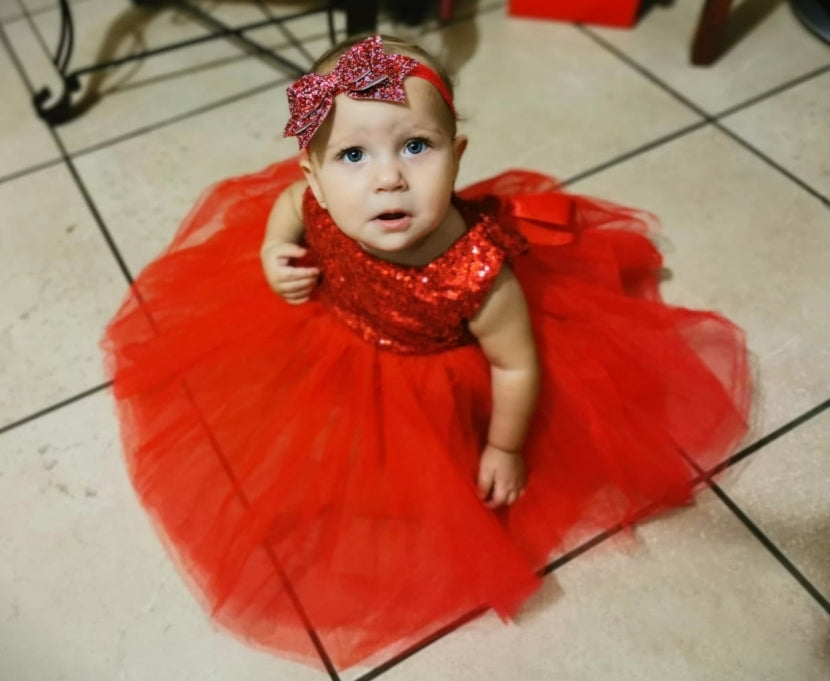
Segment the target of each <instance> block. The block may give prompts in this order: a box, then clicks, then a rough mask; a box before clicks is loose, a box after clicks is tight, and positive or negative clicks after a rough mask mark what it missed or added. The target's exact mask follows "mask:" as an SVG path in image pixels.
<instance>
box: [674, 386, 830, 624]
mask: <svg viewBox="0 0 830 681" xmlns="http://www.w3.org/2000/svg"><path fill="white" fill-rule="evenodd" d="M828 403H830V400H828V401H827V402H825V403H823V404H822V405H819V407H824V408H826V405H827V404H828ZM822 411H824V409H818V410H817V409H812V410H810V411H809V412H807V413H806V414H805V415H803V416H806V415H809V416H807V418H804V419H802V418H801V417H799V418H797V419H794V420H793V421H791V422H790V423H796V422H797V423H798V424H799V425H800V423H803V422H804V421H806V420H809V419H810V418H813V417H814V416H816V415H817V414H819V413H821V412H822ZM793 427H794V426H793ZM789 430H791V428H779V429H778V430H777V431H775V433H777V437H781V435H783V434H784V433H787V432H789ZM773 439H777V438H771V439H770V440H768V441H767V442H766V443H765V444H768V443H769V442H771V441H772V440H773ZM681 454H682V455H683V458H684V459H685V460H686V462H687V463H688V464H689V465H690V466H691V467H692V468H694V469H695V470H696V471H697V472H698V474H699V475H700V476H701V479H702V480H704V481H705V482H706V484H707V485H708V487H709V488H710V489H711V490H712V491H713V492H714V493H715V495H716V496H717V497H718V499H719V500H720V501H721V503H723V505H724V506H726V507H727V508H728V509H729V511H731V513H732V514H733V515H734V516H735V517H736V518H737V519H738V520H739V521H740V522H741V523H742V524H743V526H744V527H746V529H747V530H749V531H750V533H751V534H752V535H753V536H754V537H755V538H756V539H757V540H758V541H759V542H760V543H761V545H762V546H763V547H764V548H765V549H766V550H767V551H769V552H770V553H771V554H772V556H773V557H774V558H775V559H776V560H777V561H778V562H779V563H780V564H781V566H782V567H783V568H784V569H785V570H786V571H787V572H789V573H790V576H792V577H793V579H795V580H796V581H797V582H798V583H799V584H800V585H801V586H802V588H803V589H804V590H805V591H806V592H807V593H808V594H810V596H812V597H813V599H814V600H815V601H816V602H817V603H818V604H819V606H821V608H822V609H823V610H824V611H825V612H827V614H828V615H830V601H828V600H827V598H825V596H824V595H823V594H822V593H821V592H820V591H819V590H818V589H817V588H816V587H815V586H814V585H813V583H812V582H810V580H809V579H807V577H805V576H804V573H802V572H801V570H799V569H798V568H797V567H796V566H795V564H793V562H792V561H791V560H790V559H789V558H787V556H786V554H785V553H784V552H783V551H782V550H781V549H780V548H778V546H777V545H776V544H775V543H774V542H773V541H772V540H771V539H770V538H769V537H767V535H766V534H764V532H763V531H762V530H761V528H760V527H758V525H756V524H755V522H753V520H752V519H751V518H750V517H749V516H748V515H747V514H746V513H745V512H744V511H743V509H741V507H740V506H739V505H738V504H737V503H735V501H734V500H733V499H732V498H731V497H730V496H729V495H728V494H727V493H726V492H724V491H723V489H722V488H721V487H720V485H718V484H717V483H715V482H714V481H713V480H712V479H711V477H710V476H709V475H707V474H705V473H704V472H703V470H702V469H701V468H700V466H698V465H697V463H696V462H695V461H693V460H692V459H691V458H689V457H688V456H687V455H686V454H685V453H682V452H681Z"/></svg>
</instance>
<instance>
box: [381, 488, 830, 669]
mask: <svg viewBox="0 0 830 681" xmlns="http://www.w3.org/2000/svg"><path fill="white" fill-rule="evenodd" d="M637 536H638V538H639V541H638V542H637V543H635V542H633V541H629V542H628V543H625V542H621V546H619V547H614V546H610V545H609V544H607V543H606V544H601V545H600V546H598V547H596V548H594V549H592V550H591V551H589V552H588V553H586V554H583V555H582V556H580V557H578V558H576V559H575V560H573V561H572V562H570V563H568V564H567V565H565V566H564V567H563V568H561V569H559V570H558V571H556V573H555V581H554V578H552V577H548V579H547V580H546V583H545V586H544V588H543V589H542V591H541V593H539V594H537V595H536V597H534V599H533V600H532V601H531V602H530V603H528V605H527V606H526V608H525V610H524V611H523V612H522V613H520V615H519V617H518V619H517V621H516V622H515V624H512V625H508V626H505V625H503V624H501V623H500V622H499V621H498V620H497V619H496V618H495V617H487V618H484V619H481V620H477V621H475V622H473V623H471V624H470V625H467V626H465V627H463V628H462V629H460V630H458V631H456V632H454V633H452V634H450V635H448V636H446V637H445V638H443V639H441V640H439V641H438V642H436V643H434V644H432V645H431V646H429V647H428V648H426V649H425V650H423V651H421V652H420V653H418V654H416V655H415V656H413V657H411V658H409V659H407V660H405V661H404V662H402V663H401V664H399V665H398V666H396V667H394V668H392V669H391V670H390V671H389V672H387V673H386V674H384V675H383V676H382V677H381V678H383V679H384V680H386V681H408V680H409V679H424V678H442V679H457V680H458V681H467V680H470V681H473V680H474V679H475V680H477V681H478V680H482V681H484V680H487V681H489V680H490V679H492V680H494V681H495V680H496V679H511V681H546V680H548V679H550V681H554V680H556V681H596V680H597V679H614V680H615V681H629V680H630V681H663V680H664V679H673V680H676V681H722V680H723V679H730V680H732V681H761V680H764V681H767V680H769V681H772V680H773V679H774V680H776V681H783V680H784V679H796V678H797V679H799V680H800V681H819V680H820V679H825V678H826V675H827V669H828V667H830V651H828V649H827V646H826V640H827V631H828V628H830V616H828V615H827V614H826V613H825V612H824V611H823V610H821V608H820V607H819V606H818V605H817V603H816V602H815V601H814V600H813V599H812V598H811V597H810V596H809V595H808V594H807V592H806V591H804V590H803V589H802V588H801V587H800V586H799V585H798V583H797V582H795V580H793V579H792V577H791V576H790V575H789V573H788V572H787V571H786V570H784V569H783V568H782V567H781V566H780V564H779V563H778V562H777V561H776V560H775V559H774V558H773V557H772V555H771V554H770V553H769V552H767V551H766V550H765V549H764V548H763V547H762V545H761V544H760V543H759V542H757V541H756V540H755V539H754V538H753V537H752V535H751V534H750V533H749V532H748V531H747V530H746V528H744V526H743V525H742V524H740V522H739V521H738V520H737V519H736V518H735V517H734V516H733V515H732V514H731V513H730V512H729V511H728V510H727V509H726V508H725V507H724V506H723V505H722V504H721V503H720V502H719V501H718V500H717V499H716V498H715V497H714V495H712V494H711V493H707V494H704V495H702V496H701V498H700V501H699V503H698V505H697V507H695V508H690V509H686V510H682V511H679V512H676V513H674V514H673V515H670V516H666V517H664V518H661V519H658V520H655V521H652V522H650V523H648V524H646V525H644V526H641V527H640V528H639V529H638V530H637Z"/></svg>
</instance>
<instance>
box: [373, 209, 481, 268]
mask: <svg viewBox="0 0 830 681" xmlns="http://www.w3.org/2000/svg"><path fill="white" fill-rule="evenodd" d="M466 231H467V225H466V224H465V223H464V218H463V217H462V216H461V213H459V212H458V209H457V208H456V207H455V206H454V205H452V204H450V207H449V209H448V210H447V215H446V216H445V217H444V220H443V221H442V222H441V224H440V225H439V226H438V227H437V228H436V229H435V230H433V231H432V232H430V233H429V234H427V235H426V236H425V237H424V238H423V239H421V240H420V241H419V242H417V243H415V244H412V246H410V247H408V248H406V249H404V250H401V251H378V250H376V249H374V248H368V247H366V246H364V245H363V244H360V245H361V247H362V248H363V250H365V251H366V252H367V253H371V254H372V255H373V256H375V257H376V258H380V259H381V260H386V261H388V262H392V263H395V264H396V265H407V266H410V267H422V266H424V265H428V264H429V263H431V262H432V261H433V260H435V259H436V258H438V257H439V256H441V255H443V254H444V253H445V252H446V251H447V250H448V249H449V248H450V247H451V246H452V245H453V244H454V243H455V242H456V241H458V239H459V238H461V236H463V234H464V233H465V232H466Z"/></svg>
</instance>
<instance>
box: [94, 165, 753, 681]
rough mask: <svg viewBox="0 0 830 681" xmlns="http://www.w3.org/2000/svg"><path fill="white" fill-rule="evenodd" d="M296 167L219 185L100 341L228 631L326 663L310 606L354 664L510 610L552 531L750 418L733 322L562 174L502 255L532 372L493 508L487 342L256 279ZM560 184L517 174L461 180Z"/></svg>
mask: <svg viewBox="0 0 830 681" xmlns="http://www.w3.org/2000/svg"><path fill="white" fill-rule="evenodd" d="M298 176H299V174H298V170H297V167H296V164H295V162H293V161H289V162H286V163H282V164H278V165H275V166H272V167H271V168H268V169H266V170H265V171H263V172H262V173H259V174H256V175H250V176H246V177H243V178H238V179H234V180H229V181H226V182H223V183H222V184H220V185H218V186H217V187H216V188H214V189H213V190H211V191H210V192H209V193H208V194H207V195H206V196H205V197H204V198H203V199H202V201H201V202H200V203H199V205H198V206H197V207H196V209H195V210H194V211H193V213H192V214H191V215H190V217H189V218H188V219H187V221H186V222H185V224H184V225H183V227H182V229H181V230H180V232H179V234H178V235H177V237H176V239H175V241H174V242H173V244H172V245H171V247H170V248H169V249H168V250H167V251H166V252H165V253H164V254H163V255H162V256H161V257H160V258H159V259H157V260H156V261H155V262H153V263H152V264H151V265H150V266H149V267H148V268H147V269H146V270H145V271H144V272H143V273H142V274H141V275H140V277H139V278H138V279H137V281H136V283H135V287H134V289H133V291H132V292H131V295H130V296H129V298H128V299H127V300H126V302H125V303H124V305H123V307H122V308H121V309H120V311H119V312H118V314H117V315H116V317H115V318H114V320H113V321H112V323H111V324H110V326H109V328H108V329H107V332H106V337H105V339H104V342H103V345H104V349H105V351H106V353H107V356H108V366H109V370H110V372H111V375H112V377H113V379H114V393H115V397H116V401H117V405H118V411H119V417H120V421H121V426H122V433H123V442H124V447H125V450H126V456H127V462H128V465H129V472H130V475H131V477H132V480H133V483H134V486H135V488H136V490H137V492H138V495H139V497H140V499H141V501H142V503H143V505H144V506H145V508H146V509H147V511H148V512H149V513H150V514H151V516H152V517H153V519H154V520H155V522H156V525H157V528H158V529H159V532H160V534H161V535H162V537H163V538H164V540H165V541H166V543H167V545H168V547H169V548H170V550H171V553H172V555H173V556H174V557H175V559H176V561H177V562H178V564H179V565H180V567H181V568H182V569H183V571H184V572H185V574H186V575H187V576H188V577H189V580H190V582H191V584H192V585H193V586H194V588H195V590H196V592H197V593H198V594H199V595H200V597H201V598H202V600H203V602H204V604H205V605H206V607H207V608H208V609H209V610H210V612H211V613H212V615H213V616H214V617H215V619H216V620H217V621H218V622H219V623H221V624H222V625H224V626H226V627H227V628H229V629H230V630H232V631H233V632H235V633H236V634H238V635H240V636H242V637H243V638H245V639H247V640H249V641H251V642H254V643H256V644H261V645H264V646H267V647H269V648H271V649H274V650H277V651H280V652H281V653H282V654H284V655H287V656H289V657H294V658H298V659H303V660H305V661H309V662H312V663H319V657H318V652H317V650H316V649H315V646H314V643H313V642H312V638H311V636H310V635H309V633H308V631H309V629H313V631H314V632H316V635H317V636H318V637H319V641H320V643H321V644H322V646H323V648H324V649H325V651H326V653H327V654H328V656H329V657H330V658H331V660H332V661H333V662H334V664H335V665H336V666H338V667H346V666H349V665H352V664H354V663H356V662H358V661H361V660H365V659H366V658H371V657H372V656H375V658H377V657H378V656H379V655H388V654H391V653H393V652H395V651H399V650H401V649H402V648H404V647H406V646H408V645H410V644H412V643H414V642H416V641H417V640H418V639H419V638H421V637H423V636H426V635H429V634H430V633H432V632H433V631H435V630H437V629H438V628H440V627H442V626H444V625H446V624H447V623H449V622H451V621H453V620H454V619H455V618H458V617H460V616H463V615H465V614H467V613H469V612H471V611H475V610H477V609H480V608H482V607H491V608H494V609H495V610H496V611H497V612H498V613H499V614H500V615H502V616H504V617H509V616H511V615H512V614H514V613H515V612H516V610H517V609H518V607H519V606H520V604H521V603H522V601H523V600H524V599H525V598H526V597H527V596H528V595H529V594H530V593H531V592H533V590H534V589H535V588H536V587H537V586H538V582H539V577H538V576H537V573H536V571H538V570H539V569H540V568H541V567H543V566H544V565H545V564H546V561H548V560H549V559H550V558H551V556H552V555H555V554H556V553H557V552H561V551H563V550H564V549H566V548H568V547H570V546H573V544H574V542H576V541H579V540H580V539H585V538H587V537H588V536H590V534H589V533H590V532H593V531H600V530H605V529H607V528H610V527H612V526H614V525H616V524H617V523H629V522H631V521H632V520H634V519H636V518H638V517H639V515H640V514H641V513H642V512H643V510H644V509H647V510H648V511H649V512H653V511H659V510H661V509H665V508H668V507H671V506H676V505H678V504H683V503H686V502H687V501H688V500H689V499H690V496H691V494H692V493H693V491H694V488H695V476H696V473H695V470H694V469H693V467H692V466H691V465H690V463H689V462H693V463H694V464H695V465H697V466H699V467H701V468H704V469H706V468H709V467H711V466H714V465H715V464H717V463H718V462H720V461H721V460H723V459H724V457H725V456H726V455H728V454H729V453H730V452H731V451H732V449H733V448H734V447H735V446H736V444H737V443H738V441H739V440H740V439H741V438H742V436H743V434H744V432H745V423H746V416H747V409H748V402H749V379H748V371H747V365H746V355H745V350H744V343H743V336H742V333H741V331H740V330H739V329H737V328H736V327H734V326H733V325H732V324H730V323H729V322H728V321H727V320H725V319H723V318H722V317H719V316H718V315H716V314H713V313H707V312H696V311H691V310H686V309H680V308H673V307H669V306H667V305H665V304H663V303H661V302H660V300H659V297H658V294H657V276H658V273H659V268H660V265H661V259H660V257H659V255H658V253H657V252H656V250H655V249H654V248H653V246H652V245H651V243H650V242H649V241H648V239H647V238H646V237H645V236H644V235H643V232H644V231H645V230H646V229H647V222H648V221H647V220H646V219H645V218H644V217H643V216H642V215H641V214H638V213H635V212H632V211H630V210H626V209H622V208H619V207H615V206H611V205H609V204H606V203H602V202H599V201H594V200H591V199H586V198H580V197H577V198H576V199H575V202H576V232H577V235H578V236H577V238H576V239H575V240H574V241H572V243H565V244H559V245H556V244H554V245H545V244H539V243H536V244H535V245H534V246H533V247H532V248H531V253H530V255H528V256H525V257H522V258H519V259H518V261H517V262H516V264H515V271H516V274H517V276H518V277H519V279H520V281H521V282H522V284H523V287H524V290H525V293H526V296H527V298H528V302H529V306H530V309H531V313H532V317H533V322H534V328H535V333H536V338H537V343H538V346H539V351H540V355H541V358H542V364H543V381H542V391H541V397H540V401H539V408H538V411H537V414H536V416H535V418H534V421H533V424H532V427H531V432H530V434H529V437H528V440H527V445H526V447H525V451H524V454H525V458H526V461H527V465H528V476H529V477H528V484H527V489H526V493H525V495H524V496H523V497H522V498H521V499H520V500H519V501H518V502H517V503H516V504H515V505H514V506H512V507H510V508H509V509H506V510H501V511H498V512H495V513H494V512H491V511H489V510H487V509H486V508H485V507H484V506H483V504H482V502H481V501H480V500H479V498H478V495H477V490H476V485H475V481H476V471H477V463H478V456H479V452H480V450H481V448H482V444H483V442H484V439H485V433H486V428H487V422H488V414H489V408H490V392H489V372H488V366H487V364H486V362H485V361H484V359H483V358H482V356H481V353H480V352H479V350H478V349H477V348H476V347H474V346H466V347H461V348H457V349H454V350H450V351H447V352H444V353H439V354H431V355H426V356H418V355H416V356H401V355H396V354H392V353H387V352H382V351H379V350H377V349H376V348H375V347H373V346H371V345H369V344H366V343H365V342H363V341H362V340H360V339H359V338H357V337H356V336H354V335H353V334H352V332H351V331H349V330H348V329H347V328H346V327H345V326H343V325H342V324H341V323H340V322H339V321H338V320H337V319H335V318H334V317H333V316H332V315H331V314H330V313H329V312H328V311H327V310H326V308H325V307H323V306H322V305H321V304H320V303H319V302H314V301H313V302H310V303H308V304H305V305H301V306H290V305H287V304H284V303H283V302H282V301H281V300H280V299H278V298H277V297H276V296H275V295H274V294H273V293H271V291H270V290H269V289H268V287H267V285H266V283H265V281H264V278H263V275H262V273H261V268H260V263H259V255H258V249H259V244H260V241H261V239H262V236H263V230H264V225H265V220H266V217H267V215H268V212H269V210H270V208H271V206H272V204H273V201H274V199H275V197H276V196H277V195H278V194H279V192H280V191H281V190H282V189H283V188H284V187H285V186H286V185H287V184H288V183H290V182H292V181H293V180H295V179H297V177H298ZM552 186H553V185H552V183H551V181H550V180H547V179H545V178H540V176H538V175H533V174H530V173H521V172H514V173H509V174H506V175H504V176H501V177H499V178H496V179H494V180H491V181H488V182H486V183H482V184H480V185H477V186H476V187H475V188H473V189H472V190H471V191H470V192H469V195H471V196H472V195H476V196H480V195H482V194H486V193H488V192H491V191H492V192H497V193H501V194H506V195H511V194H513V193H517V192H522V191H530V192H539V191H541V190H545V191H547V190H550V189H551V187H552ZM528 224H529V223H528ZM528 235H529V236H530V237H531V240H532V241H533V240H534V237H533V230H532V229H530V227H529V228H528Z"/></svg>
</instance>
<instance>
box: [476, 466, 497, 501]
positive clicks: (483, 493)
mask: <svg viewBox="0 0 830 681" xmlns="http://www.w3.org/2000/svg"><path fill="white" fill-rule="evenodd" d="M494 478H495V473H494V471H492V470H488V469H487V468H485V467H483V466H482V467H481V468H480V469H479V471H478V498H479V499H484V500H485V501H486V500H488V499H489V497H490V494H491V492H492V491H493V482H494Z"/></svg>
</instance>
